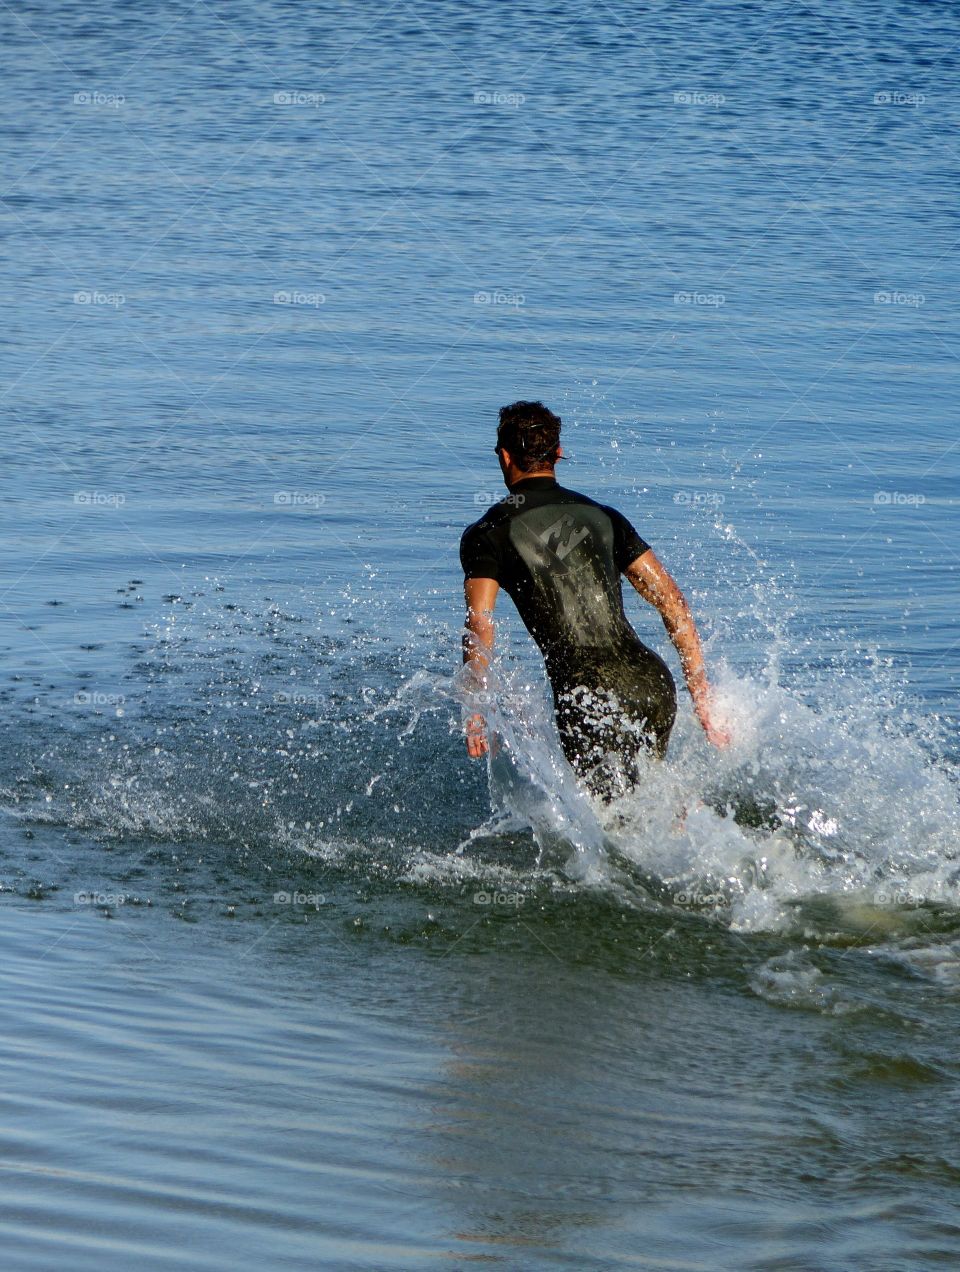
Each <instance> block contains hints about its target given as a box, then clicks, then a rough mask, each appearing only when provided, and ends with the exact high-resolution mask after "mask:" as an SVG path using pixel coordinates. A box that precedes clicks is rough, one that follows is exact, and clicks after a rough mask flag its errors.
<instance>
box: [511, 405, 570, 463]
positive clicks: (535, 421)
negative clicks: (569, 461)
mask: <svg viewBox="0 0 960 1272" xmlns="http://www.w3.org/2000/svg"><path fill="white" fill-rule="evenodd" d="M501 446H502V447H504V448H505V449H506V450H508V451H509V452H510V455H511V458H512V459H513V461H514V463H515V464H516V465H517V467H518V468H520V469H522V470H523V471H524V472H527V471H528V470H529V469H531V468H536V467H537V466H538V465H540V464H555V463H556V462H557V451H558V450H559V448H560V416H559V415H554V413H553V411H549V410H547V408H546V407H545V406H544V405H543V403H542V402H514V403H512V405H510V406H504V407H502V408H501V410H500V424H499V426H498V428H497V448H498V449H499V448H500V447H501Z"/></svg>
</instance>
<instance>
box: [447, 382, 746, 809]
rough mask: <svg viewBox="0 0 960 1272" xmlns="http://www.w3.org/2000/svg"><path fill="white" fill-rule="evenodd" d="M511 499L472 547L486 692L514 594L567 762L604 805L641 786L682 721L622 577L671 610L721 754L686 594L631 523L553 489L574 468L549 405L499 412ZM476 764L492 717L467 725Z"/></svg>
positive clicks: (467, 582)
mask: <svg viewBox="0 0 960 1272" xmlns="http://www.w3.org/2000/svg"><path fill="white" fill-rule="evenodd" d="M494 450H495V452H496V455H497V458H498V459H499V461H500V471H501V472H502V473H503V480H504V482H505V484H506V486H507V488H508V490H509V492H510V493H509V495H508V496H507V498H505V499H504V500H502V501H501V502H500V503H498V504H494V506H493V507H492V508H490V509H489V510H488V511H487V512H486V513H485V514H484V516H482V517H481V518H480V520H479V521H477V522H475V524H474V525H472V526H470V527H469V528H468V529H467V530H466V531H465V533H464V535H463V539H462V540H461V544H460V559H461V562H462V564H463V572H464V576H465V578H464V591H465V594H466V601H467V621H466V628H467V631H466V634H465V637H464V651H463V657H464V662H465V663H468V664H469V665H470V667H471V669H472V672H473V677H474V682H475V684H477V685H483V684H484V683H485V679H486V670H487V667H488V665H489V661H490V658H491V656H492V653H493V638H494V625H493V611H494V606H495V604H496V600H497V593H498V592H499V590H500V588H501V587H502V588H503V589H504V590H505V591H506V592H508V593H509V595H510V596H511V598H512V599H513V602H514V604H515V605H516V607H517V609H518V611H519V612H520V617H521V618H522V619H523V622H524V625H525V626H526V628H527V631H528V632H529V633H530V635H531V636H532V637H533V639H534V640H535V641H536V643H537V645H538V646H539V648H540V651H541V653H542V654H543V657H544V661H545V663H546V668H547V675H548V676H549V678H550V683H551V685H552V687H553V697H554V707H555V711H556V719H557V727H558V729H559V732H560V742H561V745H562V747H563V751H564V754H565V755H566V757H567V759H568V760H569V761H570V764H571V765H572V766H573V769H574V771H575V772H576V774H577V776H578V778H579V779H580V780H581V781H582V782H583V783H584V784H585V785H586V786H587V788H588V789H589V790H590V791H591V792H592V793H593V794H595V795H599V796H600V797H602V798H604V799H611V798H613V797H614V796H615V795H618V794H622V793H624V792H625V791H627V790H629V789H631V788H632V787H633V786H635V785H636V783H637V782H638V781H639V778H640V774H641V763H640V758H641V757H642V756H643V755H644V754H649V753H652V754H654V755H656V756H663V755H664V753H665V752H666V749H667V741H668V739H669V737H670V730H671V729H672V728H673V722H674V718H675V716H676V711H677V695H676V687H675V685H674V681H673V677H672V676H671V674H670V671H669V669H668V668H667V665H666V663H664V662H663V660H662V659H661V658H659V657H658V656H657V654H655V653H654V652H653V650H651V649H648V648H647V647H646V645H644V644H643V643H642V642H641V640H640V639H639V637H638V636H637V634H636V632H635V631H634V630H633V628H632V627H631V626H630V624H629V622H628V621H627V617H626V614H625V613H624V609H623V593H622V590H621V582H620V576H621V574H625V575H626V576H627V578H628V579H629V580H630V582H631V583H632V584H633V586H634V587H635V588H636V590H637V591H638V592H639V593H640V595H641V596H642V597H643V599H644V600H645V601H649V602H650V604H651V605H653V606H655V607H656V609H657V610H659V612H660V615H661V617H662V619H663V622H664V626H665V627H666V629H667V633H668V635H669V637H670V639H671V641H672V642H673V644H674V645H675V646H676V649H677V653H678V654H679V655H680V665H681V667H682V668H683V674H684V678H685V680H686V683H687V688H688V689H689V691H690V696H691V697H692V699H693V707H694V711H695V712H696V715H697V718H698V720H699V721H700V723H701V725H702V726H703V729H704V732H705V733H706V735H707V737H708V738H709V740H710V741H711V742H712V743H713V744H714V746H718V747H723V746H726V745H727V744H728V743H729V741H730V737H729V734H728V733H727V732H726V730H725V729H724V728H723V727H722V726H720V725H719V724H717V722H716V720H715V719H714V713H713V706H712V703H711V694H710V686H709V684H708V682H707V674H706V670H705V668H704V663H703V653H702V650H701V647H700V639H699V637H698V635H697V629H696V627H695V626H694V622H693V618H692V616H691V614H690V610H689V609H688V607H687V603H686V601H685V600H684V598H683V595H682V593H681V592H680V589H679V588H678V587H677V585H676V583H674V581H673V579H672V578H671V577H670V575H669V574H668V573H667V571H666V570H665V569H664V568H663V566H662V565H661V564H660V562H659V561H658V560H657V558H656V556H655V555H654V553H653V551H652V549H651V548H650V546H649V544H647V543H646V542H645V541H644V540H643V539H641V537H640V536H639V535H638V534H637V532H636V530H634V528H633V526H632V525H631V524H630V522H629V521H627V519H626V518H625V517H624V516H622V515H621V514H620V513H619V512H617V511H616V510H615V509H613V508H608V507H604V506H603V505H601V504H598V503H595V502H594V501H593V500H592V499H588V498H587V496H586V495H580V494H577V493H576V492H575V491H572V490H566V489H564V487H562V486H560V485H559V484H558V482H557V480H556V477H555V475H554V469H555V466H556V464H557V461H558V460H560V459H562V458H563V450H562V448H561V446H560V418H559V416H556V415H554V414H553V412H552V411H549V410H548V409H547V408H546V407H545V406H544V405H543V403H542V402H514V403H513V405H512V406H505V407H504V408H503V409H502V410H501V412H500V424H499V428H498V429H497V444H496V446H495V448H494ZM466 733H467V751H468V752H469V754H470V755H471V756H474V757H477V756H481V755H484V754H486V752H487V749H488V741H487V724H486V720H485V719H484V717H483V715H482V714H480V713H477V714H474V715H473V716H471V717H470V719H469V720H468V721H467V726H466Z"/></svg>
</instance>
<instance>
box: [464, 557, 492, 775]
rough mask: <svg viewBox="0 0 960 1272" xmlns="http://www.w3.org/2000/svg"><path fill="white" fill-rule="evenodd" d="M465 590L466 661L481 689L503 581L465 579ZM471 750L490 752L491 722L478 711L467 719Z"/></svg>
mask: <svg viewBox="0 0 960 1272" xmlns="http://www.w3.org/2000/svg"><path fill="white" fill-rule="evenodd" d="M463 591H464V595H465V597H466V601H467V619H466V622H465V624H464V626H465V628H466V631H465V632H464V634H463V661H464V663H465V664H467V665H469V667H470V669H471V671H472V673H473V682H474V685H475V687H476V688H477V689H483V688H485V686H486V683H487V668H488V667H489V665H490V659H491V657H492V656H493V637H494V623H493V610H494V606H495V605H496V603H497V593H498V592H499V591H500V584H499V583H497V582H496V580H495V579H464V582H463ZM466 730H467V753H468V754H469V755H470V756H471V757H472V758H473V759H477V758H479V756H481V755H486V753H487V749H488V743H487V722H486V720H485V719H484V717H483V715H482V713H481V712H479V711H477V712H475V713H474V714H473V715H471V716H470V717H469V718H468V720H467V725H466Z"/></svg>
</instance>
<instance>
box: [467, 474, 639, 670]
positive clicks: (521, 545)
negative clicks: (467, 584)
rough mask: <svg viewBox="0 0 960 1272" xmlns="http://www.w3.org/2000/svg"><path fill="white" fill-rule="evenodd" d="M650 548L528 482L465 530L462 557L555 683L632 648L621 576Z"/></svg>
mask: <svg viewBox="0 0 960 1272" xmlns="http://www.w3.org/2000/svg"><path fill="white" fill-rule="evenodd" d="M648 546H649V545H648V544H647V543H646V542H645V541H644V540H643V539H641V537H640V536H639V535H638V534H637V532H636V530H634V528H633V527H632V526H631V525H630V523H629V521H627V519H626V518H625V517H623V516H622V515H621V514H620V513H619V512H617V511H616V510H615V509H613V508H608V507H605V506H604V505H601V504H598V503H596V502H595V501H594V500H593V499H590V498H588V497H587V496H586V495H581V494H578V493H577V492H576V491H573V490H567V489H565V488H564V487H562V486H560V485H558V484H557V482H556V480H555V479H554V478H552V477H532V478H528V479H527V480H525V481H521V482H519V483H517V485H516V486H515V487H511V493H510V494H509V495H508V496H507V498H506V499H504V500H503V501H502V502H500V503H498V504H495V505H494V506H493V507H492V508H491V509H489V510H488V511H487V513H486V514H485V515H484V516H483V517H481V518H480V520H479V521H477V522H475V523H474V525H472V526H470V527H469V528H468V529H467V531H466V532H465V534H464V536H463V539H462V541H461V545H460V556H461V561H462V564H463V568H464V573H465V575H466V577H467V578H468V579H469V578H490V579H494V580H495V581H496V582H497V583H499V584H500V586H501V587H502V588H503V589H504V590H505V591H506V592H507V593H508V594H509V595H510V597H511V598H512V599H513V601H514V604H515V605H516V607H517V609H518V611H519V613H520V617H521V618H522V619H523V622H524V624H525V626H526V627H527V630H528V631H529V632H530V634H531V636H533V638H534V640H535V641H536V642H537V644H538V645H539V646H540V649H541V650H542V652H543V655H544V658H545V660H546V663H547V670H548V672H549V673H550V674H551V678H553V677H555V676H557V675H562V674H563V672H564V671H566V670H568V669H570V668H571V667H572V666H576V664H577V663H579V662H581V661H582V660H583V659H584V658H587V657H595V656H596V655H597V654H599V653H601V652H606V653H609V654H613V653H614V652H616V651H617V650H618V649H623V648H624V647H625V646H628V645H633V644H634V643H635V642H636V640H637V637H636V634H635V633H634V631H633V629H632V628H631V626H630V624H629V623H628V621H627V618H626V615H625V614H624V609H623V595H622V591H621V585H620V575H621V573H622V571H623V570H625V569H626V567H627V566H628V565H630V564H631V562H633V561H635V560H636V559H637V558H638V557H640V556H642V555H643V553H644V552H646V551H647V549H648Z"/></svg>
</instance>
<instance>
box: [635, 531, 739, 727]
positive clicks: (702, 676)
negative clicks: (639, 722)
mask: <svg viewBox="0 0 960 1272" xmlns="http://www.w3.org/2000/svg"><path fill="white" fill-rule="evenodd" d="M624 574H626V576H627V578H628V579H629V580H630V582H631V583H632V584H633V586H634V587H635V588H636V589H637V591H638V592H639V593H640V595H641V596H642V597H643V599H644V600H645V601H649V602H650V604H651V605H653V606H654V607H655V608H656V609H657V610H659V612H660V617H661V618H662V619H663V625H664V627H665V628H666V629H667V635H668V636H669V637H670V639H671V641H673V644H674V647H675V648H676V651H677V653H678V654H679V655H680V665H681V667H682V668H683V676H684V679H685V680H686V682H687V688H688V689H689V690H690V697H691V698H692V699H693V709H694V711H695V712H696V715H697V719H698V720H699V721H700V723H701V724H702V725H703V731H704V733H706V735H707V738H708V739H709V740H710V741H711V742H712V743H713V745H714V746H718V747H724V746H729V744H730V734H729V732H728V731H727V730H726V729H725V728H724V727H723V726H722V725H718V724H716V723H715V722H714V719H713V706H712V703H711V694H710V684H709V682H708V680H707V669H706V667H705V666H704V662H703V649H702V648H701V645H700V637H699V636H698V634H697V628H696V624H695V623H694V621H693V615H692V614H691V613H690V607H689V606H688V605H687V602H686V600H685V599H684V595H683V593H682V592H681V591H680V589H679V588H678V587H677V585H676V583H674V581H673V579H672V578H671V577H670V575H669V574H668V572H667V571H666V570H665V569H664V567H663V566H662V565H661V564H660V562H659V561H658V560H657V558H656V556H655V555H654V553H653V551H652V550H648V551H647V552H644V554H643V556H639V557H637V559H636V560H635V561H632V562H631V563H630V565H628V566H627V568H626V570H624Z"/></svg>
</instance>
